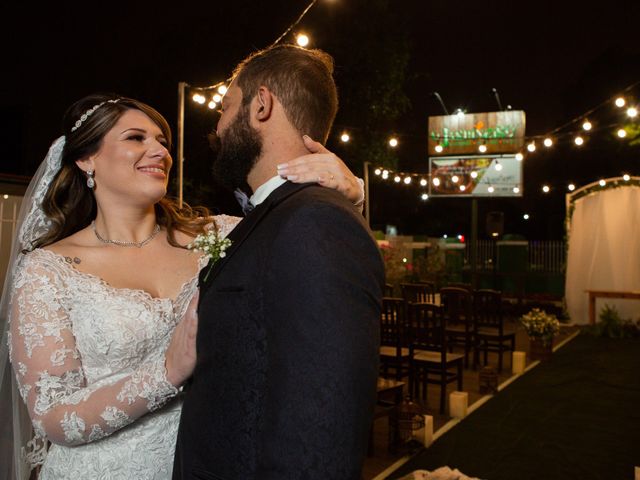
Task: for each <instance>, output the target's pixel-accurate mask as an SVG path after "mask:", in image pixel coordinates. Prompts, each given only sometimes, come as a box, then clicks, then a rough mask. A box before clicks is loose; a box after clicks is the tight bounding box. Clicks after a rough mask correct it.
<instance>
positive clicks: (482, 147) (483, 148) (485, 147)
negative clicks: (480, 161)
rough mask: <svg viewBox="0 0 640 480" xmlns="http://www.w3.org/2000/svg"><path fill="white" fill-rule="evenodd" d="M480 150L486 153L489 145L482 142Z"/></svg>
mask: <svg viewBox="0 0 640 480" xmlns="http://www.w3.org/2000/svg"><path fill="white" fill-rule="evenodd" d="M478 151H479V152H480V153H485V152H486V151H487V146H486V145H485V144H484V143H482V144H480V146H479V147H478Z"/></svg>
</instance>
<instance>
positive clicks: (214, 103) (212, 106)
mask: <svg viewBox="0 0 640 480" xmlns="http://www.w3.org/2000/svg"><path fill="white" fill-rule="evenodd" d="M216 105H218V104H217V103H216V102H215V101H213V100H211V101H210V102H209V104H208V105H207V106H208V107H209V108H210V109H211V110H213V109H214V108H216Z"/></svg>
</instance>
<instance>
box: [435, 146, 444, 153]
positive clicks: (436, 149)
mask: <svg viewBox="0 0 640 480" xmlns="http://www.w3.org/2000/svg"><path fill="white" fill-rule="evenodd" d="M443 150H444V147H443V146H442V145H440V144H438V145H436V147H435V151H436V152H438V153H442V151H443Z"/></svg>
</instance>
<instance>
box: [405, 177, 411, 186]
mask: <svg viewBox="0 0 640 480" xmlns="http://www.w3.org/2000/svg"><path fill="white" fill-rule="evenodd" d="M404 183H405V185H409V184H410V183H411V177H404Z"/></svg>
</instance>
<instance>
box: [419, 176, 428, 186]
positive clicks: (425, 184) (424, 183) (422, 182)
mask: <svg viewBox="0 0 640 480" xmlns="http://www.w3.org/2000/svg"><path fill="white" fill-rule="evenodd" d="M420 186H421V187H426V186H427V181H426V180H425V179H424V178H423V179H421V180H420Z"/></svg>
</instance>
